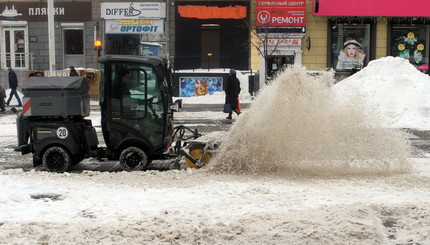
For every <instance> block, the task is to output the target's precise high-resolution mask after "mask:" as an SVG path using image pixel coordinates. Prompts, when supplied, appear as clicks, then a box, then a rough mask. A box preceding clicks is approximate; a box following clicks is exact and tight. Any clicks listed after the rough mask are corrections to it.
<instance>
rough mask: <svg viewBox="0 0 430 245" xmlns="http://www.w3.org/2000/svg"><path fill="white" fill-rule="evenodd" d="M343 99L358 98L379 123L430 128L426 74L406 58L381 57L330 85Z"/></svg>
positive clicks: (429, 88)
mask: <svg viewBox="0 0 430 245" xmlns="http://www.w3.org/2000/svg"><path fill="white" fill-rule="evenodd" d="M334 90H335V91H336V92H337V95H338V97H339V98H340V99H341V100H343V101H344V102H348V101H352V100H361V101H362V103H364V104H365V107H367V108H368V110H369V111H374V112H376V114H377V116H378V117H379V119H380V123H381V125H382V126H385V127H391V128H418V129H429V128H430V100H429V99H430V76H428V75H426V74H423V73H421V72H419V71H418V70H417V69H416V68H415V67H414V66H413V65H412V64H410V63H409V61H408V60H405V59H403V58H400V57H384V58H380V59H378V60H373V61H371V62H369V65H368V66H367V67H365V68H364V69H363V70H361V71H360V72H358V73H356V74H354V75H353V76H351V77H348V78H346V79H344V80H342V81H341V82H339V83H337V84H336V85H335V86H334Z"/></svg>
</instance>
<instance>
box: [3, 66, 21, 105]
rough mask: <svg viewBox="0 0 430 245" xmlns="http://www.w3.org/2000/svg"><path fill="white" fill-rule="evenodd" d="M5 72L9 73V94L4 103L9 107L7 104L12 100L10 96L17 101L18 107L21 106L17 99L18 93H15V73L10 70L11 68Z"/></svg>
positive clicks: (16, 84)
mask: <svg viewBox="0 0 430 245" xmlns="http://www.w3.org/2000/svg"><path fill="white" fill-rule="evenodd" d="M7 70H8V71H9V73H8V77H9V88H10V94H9V99H8V100H7V102H6V105H7V106H9V103H10V101H11V100H12V96H14V95H15V98H16V100H17V101H18V106H22V104H21V99H20V98H19V95H18V92H17V91H16V88H18V77H17V76H16V73H15V72H14V71H13V70H12V68H11V67H9V68H8V69H7Z"/></svg>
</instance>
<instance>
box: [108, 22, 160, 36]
mask: <svg viewBox="0 0 430 245" xmlns="http://www.w3.org/2000/svg"><path fill="white" fill-rule="evenodd" d="M106 33H107V34H116V33H117V34H163V33H164V20H106Z"/></svg>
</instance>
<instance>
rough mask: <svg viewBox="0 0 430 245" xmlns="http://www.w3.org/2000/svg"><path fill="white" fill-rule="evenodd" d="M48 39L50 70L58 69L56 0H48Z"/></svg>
mask: <svg viewBox="0 0 430 245" xmlns="http://www.w3.org/2000/svg"><path fill="white" fill-rule="evenodd" d="M48 41H49V71H50V72H52V71H55V70H56V69H57V67H56V65H55V23H54V0H48Z"/></svg>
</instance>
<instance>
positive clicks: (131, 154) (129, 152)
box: [119, 146, 148, 171]
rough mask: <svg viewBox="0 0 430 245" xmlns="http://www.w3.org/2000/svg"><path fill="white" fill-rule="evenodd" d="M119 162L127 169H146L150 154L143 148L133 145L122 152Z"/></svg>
mask: <svg viewBox="0 0 430 245" xmlns="http://www.w3.org/2000/svg"><path fill="white" fill-rule="evenodd" d="M119 163H120V164H121V166H122V167H123V168H124V169H125V170H126V171H139V170H145V168H146V165H148V156H147V155H146V153H145V152H144V151H143V150H142V149H140V148H137V147H134V146H131V147H128V148H125V149H124V150H123V151H122V152H121V155H120V156H119Z"/></svg>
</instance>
